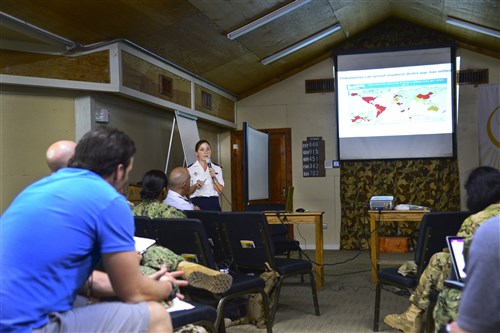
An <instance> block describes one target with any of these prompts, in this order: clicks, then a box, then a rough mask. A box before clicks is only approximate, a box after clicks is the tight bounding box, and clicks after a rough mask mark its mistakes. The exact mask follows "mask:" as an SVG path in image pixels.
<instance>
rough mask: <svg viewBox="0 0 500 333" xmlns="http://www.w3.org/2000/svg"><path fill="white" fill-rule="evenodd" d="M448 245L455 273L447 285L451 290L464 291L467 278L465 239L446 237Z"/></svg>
mask: <svg viewBox="0 0 500 333" xmlns="http://www.w3.org/2000/svg"><path fill="white" fill-rule="evenodd" d="M446 243H448V249H449V250H450V255H451V262H452V266H453V271H452V274H451V275H450V279H448V280H446V281H445V285H446V286H448V287H451V288H457V289H462V288H463V287H464V284H465V279H466V278H467V273H465V255H464V238H463V237H459V236H446Z"/></svg>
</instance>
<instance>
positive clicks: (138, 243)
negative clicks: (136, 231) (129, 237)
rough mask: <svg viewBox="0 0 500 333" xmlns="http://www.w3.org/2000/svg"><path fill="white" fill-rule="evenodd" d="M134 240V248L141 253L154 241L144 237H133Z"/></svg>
mask: <svg viewBox="0 0 500 333" xmlns="http://www.w3.org/2000/svg"><path fill="white" fill-rule="evenodd" d="M134 240H135V250H136V251H138V252H140V253H141V254H143V253H144V252H146V250H147V249H148V247H150V246H151V245H153V244H154V243H156V241H155V240H154V239H150V238H144V237H134Z"/></svg>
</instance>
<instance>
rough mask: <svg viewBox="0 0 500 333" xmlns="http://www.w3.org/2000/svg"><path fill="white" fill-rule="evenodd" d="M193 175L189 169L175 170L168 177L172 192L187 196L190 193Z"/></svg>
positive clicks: (179, 168) (180, 168) (178, 168)
mask: <svg viewBox="0 0 500 333" xmlns="http://www.w3.org/2000/svg"><path fill="white" fill-rule="evenodd" d="M190 180H191V175H190V174H189V171H188V169H186V168H183V167H177V168H174V169H173V170H172V171H170V174H169V175H168V185H169V187H170V189H171V190H172V191H175V192H177V193H179V194H181V195H186V194H187V193H188V191H189V185H190V184H189V182H190Z"/></svg>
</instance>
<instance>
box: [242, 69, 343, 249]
mask: <svg viewBox="0 0 500 333" xmlns="http://www.w3.org/2000/svg"><path fill="white" fill-rule="evenodd" d="M332 67H333V61H332V60H327V61H324V62H322V63H320V64H317V65H315V66H314V67H311V68H309V69H307V70H305V71H303V72H301V73H299V74H297V75H295V76H293V77H291V78H289V79H287V80H284V81H282V82H280V83H278V84H275V85H273V86H272V87H270V88H267V89H266V90H264V91H261V92H259V93H257V94H254V95H252V96H250V97H247V98H245V99H243V100H241V101H239V102H238V103H237V119H238V126H239V128H241V126H242V123H243V122H245V121H246V122H248V123H249V124H250V125H251V126H252V127H254V128H283V127H290V128H292V169H293V185H294V187H295V191H294V198H293V199H294V200H293V207H294V208H299V207H302V208H305V209H308V210H310V211H324V212H325V214H324V217H323V222H324V223H326V225H327V229H326V230H324V232H325V234H324V237H325V238H324V244H325V248H326V249H337V248H338V247H339V244H340V195H339V188H340V186H339V180H340V170H339V169H327V170H326V176H325V177H318V178H304V177H302V141H304V140H306V139H307V137H309V136H321V137H323V139H324V140H325V157H326V159H327V160H332V159H335V158H336V155H337V153H336V151H337V143H336V138H335V126H336V125H335V104H334V102H335V96H334V94H333V93H328V94H305V92H304V90H305V85H304V81H305V80H308V79H323V78H330V77H332V75H333V74H332ZM295 236H296V238H297V239H299V240H300V241H301V243H302V244H304V245H305V246H306V247H308V248H314V227H312V226H300V227H297V226H296V227H295Z"/></svg>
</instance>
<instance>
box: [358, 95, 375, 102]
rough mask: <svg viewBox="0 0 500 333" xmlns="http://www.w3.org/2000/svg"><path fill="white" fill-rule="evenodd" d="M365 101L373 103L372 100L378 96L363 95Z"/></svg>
mask: <svg viewBox="0 0 500 333" xmlns="http://www.w3.org/2000/svg"><path fill="white" fill-rule="evenodd" d="M361 98H362V99H363V101H365V102H366V103H369V104H372V102H373V101H374V100H375V98H376V97H371V96H366V97H361Z"/></svg>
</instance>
